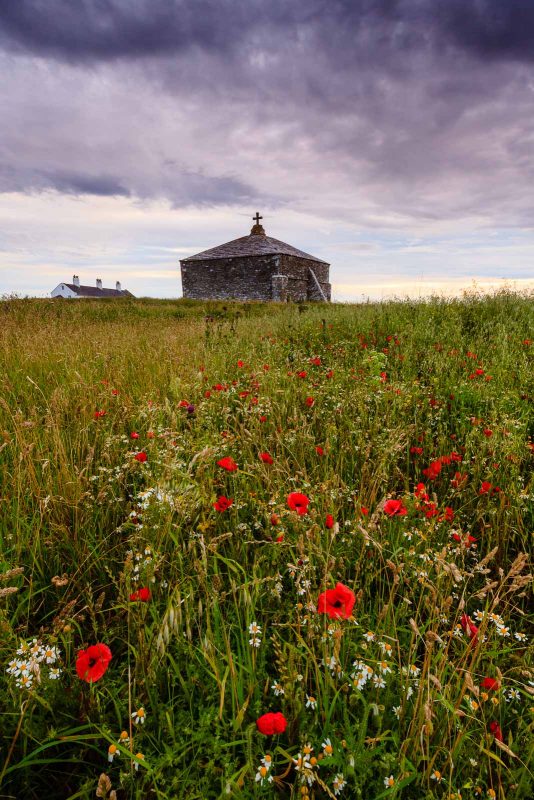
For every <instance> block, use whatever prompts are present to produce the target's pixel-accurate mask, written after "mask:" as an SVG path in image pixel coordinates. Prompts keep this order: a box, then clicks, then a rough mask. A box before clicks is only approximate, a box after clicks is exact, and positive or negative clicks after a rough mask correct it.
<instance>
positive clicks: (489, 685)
mask: <svg viewBox="0 0 534 800" xmlns="http://www.w3.org/2000/svg"><path fill="white" fill-rule="evenodd" d="M480 685H481V686H482V688H483V689H489V690H490V691H492V692H496V691H497V690H498V689H500V687H501V684H500V683H499V681H498V680H496V679H495V678H484V680H483V681H482V683H481V684H480Z"/></svg>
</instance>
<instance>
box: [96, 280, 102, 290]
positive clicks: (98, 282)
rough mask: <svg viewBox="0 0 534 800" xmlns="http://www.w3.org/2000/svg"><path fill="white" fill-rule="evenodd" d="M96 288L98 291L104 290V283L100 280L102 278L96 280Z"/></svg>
mask: <svg viewBox="0 0 534 800" xmlns="http://www.w3.org/2000/svg"><path fill="white" fill-rule="evenodd" d="M96 288H97V289H101V288H102V281H101V280H100V278H97V279H96Z"/></svg>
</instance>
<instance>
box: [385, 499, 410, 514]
mask: <svg viewBox="0 0 534 800" xmlns="http://www.w3.org/2000/svg"><path fill="white" fill-rule="evenodd" d="M407 513H408V509H407V508H406V506H405V505H404V503H403V502H402V500H386V502H385V503H384V514H387V515H388V517H404V516H405V514H407Z"/></svg>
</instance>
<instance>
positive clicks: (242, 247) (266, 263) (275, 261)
mask: <svg viewBox="0 0 534 800" xmlns="http://www.w3.org/2000/svg"><path fill="white" fill-rule="evenodd" d="M261 219H263V217H260V215H259V214H258V212H256V216H255V217H253V220H254V225H253V226H252V230H251V231H250V235H249V236H242V237H241V238H240V239H234V240H233V241H231V242H227V243H226V244H221V245H219V246H218V247H212V248H211V249H210V250H204V251H203V252H202V253H197V254H196V255H194V256H189V257H188V258H184V259H182V260H181V261H180V267H181V272H182V290H183V296H184V297H188V298H192V299H195V300H231V299H235V300H275V301H278V302H281V303H285V302H286V301H289V300H291V301H293V302H299V303H300V302H304V301H306V300H316V301H319V302H328V301H329V300H330V291H331V290H330V283H329V271H330V264H327V262H326V261H321V259H319V258H315V256H311V255H310V254H309V253H304V252H303V251H302V250H297V248H296V247H292V246H291V245H290V244H286V243H285V242H281V241H279V240H278V239H273V238H272V236H267V235H266V233H265V230H264V228H263V225H260V220H261Z"/></svg>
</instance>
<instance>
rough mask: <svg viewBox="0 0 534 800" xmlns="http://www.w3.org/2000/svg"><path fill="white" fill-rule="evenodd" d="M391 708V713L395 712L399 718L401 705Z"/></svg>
mask: <svg viewBox="0 0 534 800" xmlns="http://www.w3.org/2000/svg"><path fill="white" fill-rule="evenodd" d="M391 710H392V711H393V713H394V714H395V716H396V717H397V719H399V717H400V712H401V707H400V706H393V707H392V709H391Z"/></svg>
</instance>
